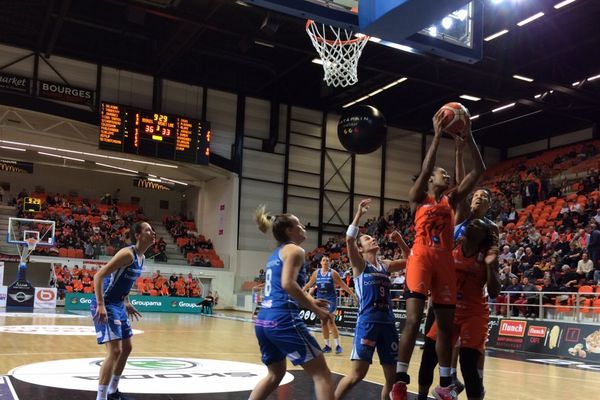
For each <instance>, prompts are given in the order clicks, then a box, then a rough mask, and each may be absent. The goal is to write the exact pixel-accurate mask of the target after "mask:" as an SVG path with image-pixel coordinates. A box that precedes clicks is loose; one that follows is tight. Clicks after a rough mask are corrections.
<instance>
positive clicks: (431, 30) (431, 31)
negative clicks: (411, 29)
mask: <svg viewBox="0 0 600 400" xmlns="http://www.w3.org/2000/svg"><path fill="white" fill-rule="evenodd" d="M427 31H428V32H429V36H433V37H435V36H437V26H430V27H429V29H428V30H427Z"/></svg>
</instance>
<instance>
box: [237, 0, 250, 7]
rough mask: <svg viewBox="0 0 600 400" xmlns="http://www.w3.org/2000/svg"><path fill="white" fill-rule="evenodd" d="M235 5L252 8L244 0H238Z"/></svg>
mask: <svg viewBox="0 0 600 400" xmlns="http://www.w3.org/2000/svg"><path fill="white" fill-rule="evenodd" d="M235 4H237V5H238V6H244V7H250V4H247V3H246V2H245V1H242V0H236V1H235Z"/></svg>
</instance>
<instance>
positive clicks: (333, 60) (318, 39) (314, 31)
mask: <svg viewBox="0 0 600 400" xmlns="http://www.w3.org/2000/svg"><path fill="white" fill-rule="evenodd" d="M306 33H308V36H309V37H310V40H311V41H312V44H313V46H315V49H316V50H317V53H319V57H320V58H321V60H322V61H323V70H324V71H325V76H324V78H323V80H324V81H325V82H327V85H329V86H335V87H339V86H341V87H346V86H351V85H354V84H355V83H356V82H358V72H357V67H358V59H359V58H360V55H361V54H362V51H363V48H364V47H365V45H366V44H367V42H368V41H369V37H368V36H365V35H362V36H360V37H357V38H355V37H354V32H352V31H348V30H346V29H341V28H336V27H334V26H329V25H323V24H317V23H316V22H314V21H313V20H308V21H307V22H306ZM327 37H330V39H328V38H327Z"/></svg>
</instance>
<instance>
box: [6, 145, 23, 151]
mask: <svg viewBox="0 0 600 400" xmlns="http://www.w3.org/2000/svg"><path fill="white" fill-rule="evenodd" d="M0 148H3V149H6V150H16V151H27V150H25V149H20V148H18V147H10V146H0Z"/></svg>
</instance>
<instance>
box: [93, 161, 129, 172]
mask: <svg viewBox="0 0 600 400" xmlns="http://www.w3.org/2000/svg"><path fill="white" fill-rule="evenodd" d="M96 165H100V166H102V167H107V168H114V169H118V170H120V171H125V172H131V173H134V174H139V172H138V171H134V170H132V169H127V168H122V167H117V166H115V165H110V164H102V163H99V162H97V163H96Z"/></svg>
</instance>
